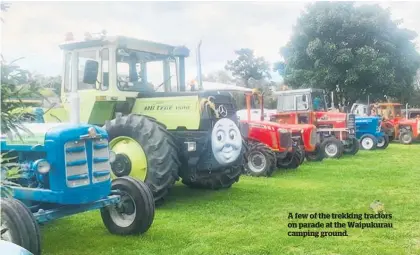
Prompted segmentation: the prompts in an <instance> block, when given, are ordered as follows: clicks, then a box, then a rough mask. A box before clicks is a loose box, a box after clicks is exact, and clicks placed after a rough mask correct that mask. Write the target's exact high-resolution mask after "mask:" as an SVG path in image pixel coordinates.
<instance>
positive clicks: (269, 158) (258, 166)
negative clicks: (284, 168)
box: [245, 141, 277, 177]
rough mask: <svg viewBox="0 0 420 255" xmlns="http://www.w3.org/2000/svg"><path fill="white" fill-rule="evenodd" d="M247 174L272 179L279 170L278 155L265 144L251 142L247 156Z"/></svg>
mask: <svg viewBox="0 0 420 255" xmlns="http://www.w3.org/2000/svg"><path fill="white" fill-rule="evenodd" d="M246 157H247V160H248V162H247V163H246V164H245V174H247V175H250V176H256V177H260V176H265V177H270V176H271V175H272V174H273V172H274V171H275V170H276V168H277V161H276V154H275V153H274V152H273V151H272V150H271V149H270V148H269V147H268V146H267V145H265V144H263V143H259V142H253V141H252V142H250V143H249V150H248V153H247V154H246Z"/></svg>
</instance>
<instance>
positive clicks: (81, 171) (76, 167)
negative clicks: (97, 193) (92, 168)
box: [64, 140, 90, 188]
mask: <svg viewBox="0 0 420 255" xmlns="http://www.w3.org/2000/svg"><path fill="white" fill-rule="evenodd" d="M64 149H65V156H64V161H65V164H66V181H67V186H68V187H71V188H75V187H79V186H84V185H88V184H89V183H90V178H89V167H88V161H87V151H86V141H84V140H78V141H70V142H67V143H66V144H65V145H64Z"/></svg>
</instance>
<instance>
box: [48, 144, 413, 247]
mask: <svg viewBox="0 0 420 255" xmlns="http://www.w3.org/2000/svg"><path fill="white" fill-rule="evenodd" d="M419 184H420V144H414V145H410V146H403V145H399V144H391V145H390V146H389V148H388V149H387V150H385V151H361V152H360V153H359V154H358V155H356V156H354V157H344V158H342V159H340V160H332V159H331V160H325V161H324V162H321V163H305V164H303V165H302V166H301V167H300V168H299V169H298V170H297V171H286V172H284V171H278V172H277V173H276V174H275V175H274V176H273V177H272V178H252V177H242V178H241V180H240V181H239V183H237V184H235V185H233V187H232V188H231V189H229V190H223V191H203V190H192V189H189V188H187V187H185V186H183V185H182V184H177V185H176V186H175V187H174V189H173V190H172V193H171V195H170V197H169V198H168V199H167V201H166V204H165V205H163V206H161V207H159V208H158V209H157V210H156V215H155V220H154V223H153V225H152V227H151V228H150V230H149V231H148V232H147V233H146V234H145V235H143V236H135V237H119V236H114V235H111V234H109V233H108V232H107V230H106V228H105V227H104V226H103V223H102V220H101V218H100V215H99V212H97V211H94V212H88V213H84V214H79V215H75V216H72V217H68V218H65V219H61V220H57V221H55V222H53V223H50V224H48V225H45V226H43V227H42V234H43V254H45V255H48V254H54V255H64V254H68V255H79V254H89V255H90V254H118V255H120V254H124V255H131V254H133V255H134V254H136V255H137V254H170V255H172V254H173V255H175V254H191V255H198V254H241V255H245V254H250V255H257V254H305V255H306V254H322V255H328V254H330V255H332V254H334V255H336V254H352V255H353V254H363V255H366V254H369V255H374V254H380V255H384V254H392V255H397V254H420V216H419V211H420V189H419V186H420V185H419ZM376 199H379V200H380V201H382V202H383V203H384V204H385V209H386V212H387V213H392V216H393V218H392V220H382V221H380V220H376V221H377V222H384V221H387V222H392V223H393V228H392V229H364V230H360V229H348V228H347V232H348V234H349V236H347V237H324V238H315V237H305V238H303V237H289V236H288V235H287V233H288V232H289V231H290V229H288V228H287V224H288V223H289V222H292V221H293V220H289V219H287V216H288V213H289V212H292V213H295V212H298V213H319V212H323V213H341V212H355V213H369V212H371V211H370V209H369V205H370V203H371V202H372V201H374V200H376ZM316 221H318V220H306V221H302V220H300V221H299V222H316ZM320 221H321V222H323V223H326V222H330V221H331V220H320ZM338 221H340V222H346V220H338ZM366 222H367V221H366ZM303 230H307V229H303ZM324 230H327V229H324ZM329 231H332V230H329ZM336 231H342V229H338V230H336Z"/></svg>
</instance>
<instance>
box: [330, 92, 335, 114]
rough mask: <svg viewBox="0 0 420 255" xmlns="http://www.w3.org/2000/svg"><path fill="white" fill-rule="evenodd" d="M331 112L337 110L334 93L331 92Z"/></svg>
mask: <svg viewBox="0 0 420 255" xmlns="http://www.w3.org/2000/svg"><path fill="white" fill-rule="evenodd" d="M331 110H332V111H334V110H335V104H334V91H331Z"/></svg>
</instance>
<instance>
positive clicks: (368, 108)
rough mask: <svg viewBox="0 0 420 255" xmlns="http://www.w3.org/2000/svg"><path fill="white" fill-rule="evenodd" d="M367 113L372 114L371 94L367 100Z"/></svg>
mask: <svg viewBox="0 0 420 255" xmlns="http://www.w3.org/2000/svg"><path fill="white" fill-rule="evenodd" d="M366 110H367V115H368V116H370V96H369V95H368V101H367V109H366Z"/></svg>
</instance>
